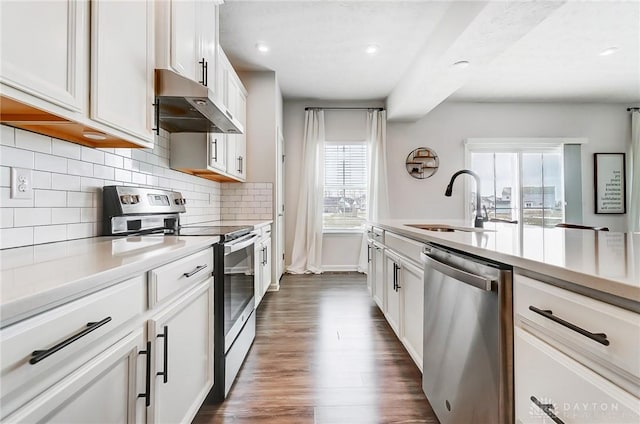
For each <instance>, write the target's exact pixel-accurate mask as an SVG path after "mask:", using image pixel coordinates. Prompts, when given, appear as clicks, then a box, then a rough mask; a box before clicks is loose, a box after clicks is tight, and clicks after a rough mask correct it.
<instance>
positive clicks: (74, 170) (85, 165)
mask: <svg viewBox="0 0 640 424" xmlns="http://www.w3.org/2000/svg"><path fill="white" fill-rule="evenodd" d="M67 173H68V174H71V175H80V176H82V177H91V176H93V164H92V163H89V162H82V161H80V160H74V159H69V160H67Z"/></svg>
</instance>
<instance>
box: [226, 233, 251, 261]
mask: <svg viewBox="0 0 640 424" xmlns="http://www.w3.org/2000/svg"><path fill="white" fill-rule="evenodd" d="M256 237H257V234H248V235H246V236H244V237H242V238H239V239H237V240H234V241H232V242H229V243H225V244H224V255H225V256H227V255H229V254H231V253H233V252H237V251H238V250H242V249H244V248H246V247H249V246H251V245H252V244H253V243H254V242H255V240H254V239H255V238H256Z"/></svg>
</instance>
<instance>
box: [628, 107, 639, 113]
mask: <svg viewBox="0 0 640 424" xmlns="http://www.w3.org/2000/svg"><path fill="white" fill-rule="evenodd" d="M632 110H640V107H628V108H627V112H631V111H632Z"/></svg>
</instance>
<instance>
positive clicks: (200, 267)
mask: <svg viewBox="0 0 640 424" xmlns="http://www.w3.org/2000/svg"><path fill="white" fill-rule="evenodd" d="M206 267H207V264H204V265H198V266H197V267H196V269H194V270H193V271H191V272H185V273H184V274H182V275H184V276H185V277H187V278H189V277H192V276H193V275H195V274H197V273H198V272H200V271H202V270H203V269H205V268H206Z"/></svg>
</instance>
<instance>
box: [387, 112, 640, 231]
mask: <svg viewBox="0 0 640 424" xmlns="http://www.w3.org/2000/svg"><path fill="white" fill-rule="evenodd" d="M626 107H627V105H619V104H610V105H604V104H548V103H529V104H516V103H461V102H460V103H459V102H445V103H443V104H441V105H440V106H438V107H437V108H436V109H434V110H433V111H432V112H430V113H429V114H428V115H427V116H425V117H424V118H423V119H421V120H419V121H417V122H415V123H407V122H389V123H388V124H387V142H388V149H389V157H388V162H387V164H388V167H389V169H388V176H389V187H392V188H393V189H392V190H390V193H389V199H390V204H391V216H392V217H395V218H434V219H438V218H445V217H446V218H464V212H463V197H462V196H463V185H462V184H460V186H458V187H457V189H454V193H453V196H452V197H450V198H447V197H444V190H445V188H446V186H447V184H448V182H449V179H450V177H451V175H452V174H453V173H454V172H455V171H457V170H459V169H462V168H464V146H463V140H464V139H466V138H473V137H586V138H587V139H588V140H589V142H588V144H586V145H583V148H582V200H583V219H584V223H585V224H589V225H605V226H608V227H609V228H610V229H611V230H615V231H625V230H626V222H625V221H626V215H596V214H595V213H594V190H593V153H595V152H626V151H627V148H628V146H629V142H630V141H629V140H630V134H631V123H630V117H629V113H628V112H627V111H626ZM421 146H424V147H430V148H432V149H434V150H435V151H436V153H437V154H438V156H439V159H440V169H439V170H438V172H437V173H436V174H435V175H434V176H432V177H431V178H428V179H425V180H416V179H414V178H412V177H410V176H409V174H407V172H406V170H405V166H404V162H405V159H406V156H407V154H408V153H409V152H410V151H411V150H413V149H415V148H416V147H421Z"/></svg>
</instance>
